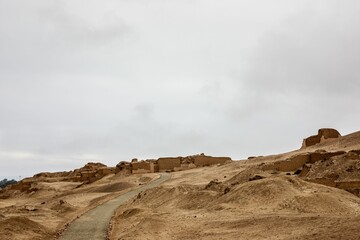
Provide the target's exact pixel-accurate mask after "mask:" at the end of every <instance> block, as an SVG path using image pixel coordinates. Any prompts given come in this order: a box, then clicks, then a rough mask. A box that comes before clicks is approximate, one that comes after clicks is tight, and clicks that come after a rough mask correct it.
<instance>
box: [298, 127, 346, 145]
mask: <svg viewBox="0 0 360 240" xmlns="http://www.w3.org/2000/svg"><path fill="white" fill-rule="evenodd" d="M338 137H341V135H340V133H339V132H338V131H337V130H336V129H332V128H321V129H319V131H318V134H317V135H313V136H310V137H308V138H305V139H304V141H303V143H302V146H301V148H306V147H309V146H313V145H315V144H318V143H322V142H325V141H327V140H329V139H334V138H338Z"/></svg>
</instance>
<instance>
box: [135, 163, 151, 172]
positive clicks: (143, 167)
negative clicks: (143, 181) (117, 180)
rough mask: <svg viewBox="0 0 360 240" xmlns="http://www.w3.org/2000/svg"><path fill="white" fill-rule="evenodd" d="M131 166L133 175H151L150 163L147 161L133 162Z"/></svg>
mask: <svg viewBox="0 0 360 240" xmlns="http://www.w3.org/2000/svg"><path fill="white" fill-rule="evenodd" d="M131 166H132V173H149V172H151V169H150V162H147V161H140V162H132V163H131Z"/></svg>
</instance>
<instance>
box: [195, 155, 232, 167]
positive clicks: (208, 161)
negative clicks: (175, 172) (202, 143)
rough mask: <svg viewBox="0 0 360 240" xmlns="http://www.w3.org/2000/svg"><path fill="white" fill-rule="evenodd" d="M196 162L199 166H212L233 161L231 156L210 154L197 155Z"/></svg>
mask: <svg viewBox="0 0 360 240" xmlns="http://www.w3.org/2000/svg"><path fill="white" fill-rule="evenodd" d="M194 159H195V160H194V164H195V165H196V166H197V167H203V166H210V165H215V164H224V163H225V162H227V161H231V158H229V157H210V156H201V155H200V156H195V157H194Z"/></svg>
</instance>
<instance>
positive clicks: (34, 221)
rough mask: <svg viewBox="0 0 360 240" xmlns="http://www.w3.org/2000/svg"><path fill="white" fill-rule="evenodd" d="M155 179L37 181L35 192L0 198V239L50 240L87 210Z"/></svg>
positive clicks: (112, 177)
mask: <svg viewBox="0 0 360 240" xmlns="http://www.w3.org/2000/svg"><path fill="white" fill-rule="evenodd" d="M157 177H158V174H142V175H130V176H122V175H109V176H106V177H104V178H102V179H100V180H98V181H96V182H94V183H92V184H88V185H82V183H79V182H75V183H74V182H38V183H37V184H36V188H37V189H38V190H37V191H36V192H31V193H27V192H15V193H13V195H12V196H11V197H9V198H5V199H4V198H3V199H0V236H1V237H0V239H1V240H3V239H4V240H7V239H9V240H10V239H11V240H13V239H20V240H21V239H52V238H54V236H55V235H56V234H57V232H58V231H60V230H61V229H64V228H65V226H66V225H67V224H68V223H69V222H71V221H73V220H74V219H76V218H77V217H78V216H81V215H82V214H84V213H85V212H87V211H88V210H90V209H92V208H95V207H96V206H98V205H100V204H102V203H104V202H107V201H108V200H110V199H113V198H114V197H117V196H119V195H122V194H124V193H126V192H128V191H130V190H132V189H135V188H138V187H139V186H140V185H143V184H146V183H147V182H149V181H151V180H152V179H154V178H157ZM3 195H4V194H3ZM0 197H3V196H1V195H0Z"/></svg>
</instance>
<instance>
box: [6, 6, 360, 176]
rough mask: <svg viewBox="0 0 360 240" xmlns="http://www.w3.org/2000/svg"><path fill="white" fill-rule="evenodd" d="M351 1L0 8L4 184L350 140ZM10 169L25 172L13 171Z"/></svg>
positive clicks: (354, 49)
mask: <svg viewBox="0 0 360 240" xmlns="http://www.w3.org/2000/svg"><path fill="white" fill-rule="evenodd" d="M359 11H360V6H359V3H358V2H357V1H346V2H341V1H334V0H333V1H325V0H324V1H316V3H314V2H313V1H291V2H290V1H284V0H278V1H271V2H269V1H258V2H256V3H254V2H253V1H230V0H228V1H221V2H219V1H163V0H154V1H115V0H107V1H102V2H101V4H100V3H99V2H98V1H85V0H79V1H65V0H62V1H56V2H53V1H41V0H36V1H31V3H30V2H28V1H3V0H0V52H1V54H0V116H1V119H0V162H1V164H2V165H5V167H4V168H1V171H0V178H1V177H8V178H9V177H11V176H13V177H16V176H18V175H22V176H28V175H32V174H34V173H36V172H39V171H45V170H51V171H59V170H66V169H72V168H75V167H79V166H81V165H83V164H84V163H86V162H88V161H95V160H98V161H102V162H104V163H107V164H110V165H115V164H116V162H117V161H118V160H128V159H131V158H132V157H139V158H156V157H159V156H165V155H186V154H194V153H200V152H205V153H208V154H212V155H228V156H231V157H233V158H235V159H240V158H244V157H247V156H248V155H259V154H261V155H263V154H270V153H276V152H281V151H287V150H292V149H294V148H297V147H299V145H300V143H301V138H303V137H306V136H307V135H310V134H313V133H314V132H315V131H316V130H317V128H319V127H328V126H329V127H336V128H338V129H339V130H340V131H341V132H342V133H349V132H351V131H356V130H358V124H357V123H358V122H359V119H360V114H359V113H357V112H356V109H357V105H356V104H357V103H358V102H359V100H360V99H359V97H358V94H357V92H356V91H357V88H356V87H357V86H358V85H359V72H358V70H357V66H358V65H359V61H360V60H359V56H360V54H359V51H360V50H359V46H358V42H359V40H360V39H359V36H360V33H359V30H358V27H357V25H358V22H359V16H360V14H359ZM19 166H23V167H22V168H21V169H19Z"/></svg>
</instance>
